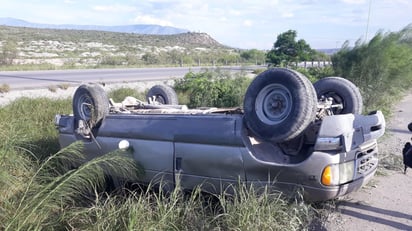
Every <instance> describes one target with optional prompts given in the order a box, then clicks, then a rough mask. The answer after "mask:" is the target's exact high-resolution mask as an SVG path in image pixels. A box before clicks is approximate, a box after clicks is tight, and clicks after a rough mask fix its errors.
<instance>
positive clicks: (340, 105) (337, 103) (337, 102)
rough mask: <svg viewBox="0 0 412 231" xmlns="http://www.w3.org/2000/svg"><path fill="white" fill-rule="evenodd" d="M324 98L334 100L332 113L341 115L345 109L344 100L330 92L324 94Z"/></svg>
mask: <svg viewBox="0 0 412 231" xmlns="http://www.w3.org/2000/svg"><path fill="white" fill-rule="evenodd" d="M322 96H323V97H325V98H326V99H327V98H332V100H333V102H332V111H333V114H334V115H339V114H340V113H341V112H342V111H343V109H344V101H343V98H342V97H341V96H340V95H339V94H337V93H336V92H333V91H329V92H326V93H324V94H322Z"/></svg>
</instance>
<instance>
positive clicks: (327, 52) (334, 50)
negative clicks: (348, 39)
mask: <svg viewBox="0 0 412 231" xmlns="http://www.w3.org/2000/svg"><path fill="white" fill-rule="evenodd" d="M339 50H340V48H330V49H317V51H319V52H322V53H325V54H327V55H333V54H335V53H337V52H338V51H339Z"/></svg>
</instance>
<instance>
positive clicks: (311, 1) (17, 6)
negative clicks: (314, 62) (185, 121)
mask: <svg viewBox="0 0 412 231" xmlns="http://www.w3.org/2000/svg"><path fill="white" fill-rule="evenodd" d="M0 17H13V18H18V19H23V20H26V21H29V22H34V23H49V24H80V25H130V24H157V25H162V26H173V27H177V28H182V29H187V30H189V31H192V32H204V33H207V34H209V35H210V36H212V37H213V38H214V39H215V40H217V41H218V42H220V43H221V44H224V45H228V46H231V47H235V48H241V49H253V48H256V49H261V50H270V49H271V48H272V47H273V44H274V42H275V41H276V38H277V36H278V35H279V34H281V33H284V32H286V31H288V30H295V31H296V32H297V37H298V38H297V39H304V40H305V41H306V42H307V43H308V44H309V45H310V46H311V47H312V48H314V49H327V48H340V47H341V46H342V45H343V43H344V42H345V41H348V42H349V43H350V44H354V43H355V42H356V41H357V40H359V39H361V40H362V41H368V40H369V39H371V38H372V37H373V36H374V35H376V33H377V32H384V33H386V32H396V31H399V30H401V29H403V28H405V27H406V26H407V25H408V24H410V23H412V0H146V1H145V0H117V1H115V0H110V1H109V0H0Z"/></svg>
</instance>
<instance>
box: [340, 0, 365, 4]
mask: <svg viewBox="0 0 412 231" xmlns="http://www.w3.org/2000/svg"><path fill="white" fill-rule="evenodd" d="M342 2H343V3H346V4H351V5H362V4H365V3H366V2H367V0H342Z"/></svg>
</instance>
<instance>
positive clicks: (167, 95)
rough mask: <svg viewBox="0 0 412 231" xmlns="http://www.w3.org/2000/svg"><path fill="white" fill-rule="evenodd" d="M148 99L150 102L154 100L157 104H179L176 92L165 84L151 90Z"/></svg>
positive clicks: (155, 86)
mask: <svg viewBox="0 0 412 231" xmlns="http://www.w3.org/2000/svg"><path fill="white" fill-rule="evenodd" d="M153 97H154V100H153ZM146 98H147V101H148V102H151V100H153V101H154V102H157V103H159V104H171V105H178V104H179V100H178V99H177V94H176V92H175V90H174V89H173V88H171V87H170V86H167V85H164V84H159V85H154V86H153V87H152V88H150V90H149V92H148V93H147V95H146ZM150 99H151V100H150Z"/></svg>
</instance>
